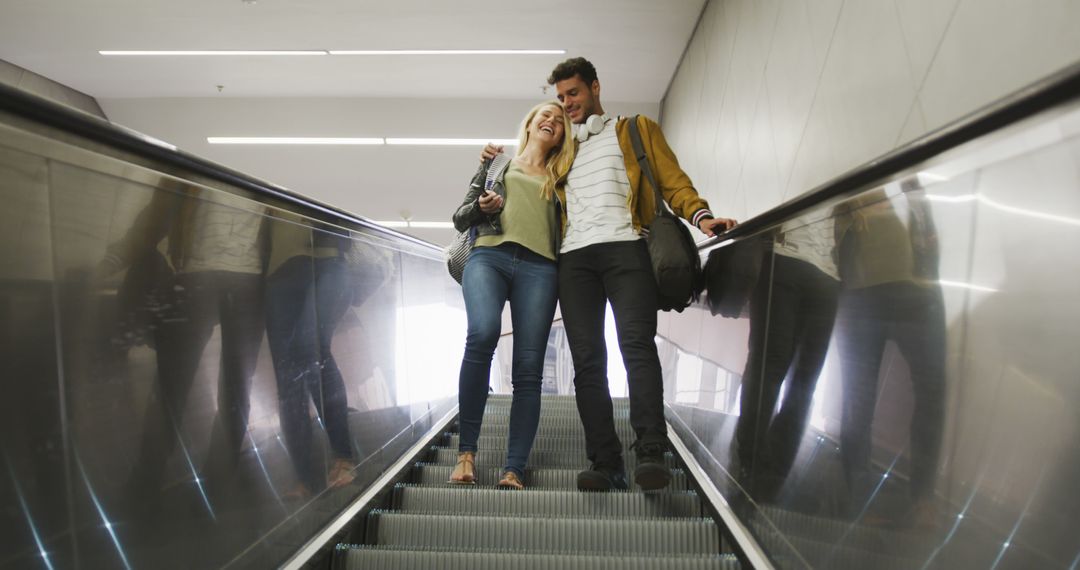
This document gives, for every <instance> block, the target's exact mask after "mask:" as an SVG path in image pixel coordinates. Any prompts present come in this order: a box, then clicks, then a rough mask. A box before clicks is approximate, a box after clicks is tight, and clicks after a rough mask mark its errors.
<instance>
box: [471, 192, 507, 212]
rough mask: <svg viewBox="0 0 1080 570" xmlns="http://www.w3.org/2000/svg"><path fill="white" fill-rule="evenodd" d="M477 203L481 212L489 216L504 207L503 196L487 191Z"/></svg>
mask: <svg viewBox="0 0 1080 570" xmlns="http://www.w3.org/2000/svg"><path fill="white" fill-rule="evenodd" d="M477 202H478V203H479V204H480V211H481V212H483V213H485V214H489V215H490V214H494V213H496V212H498V211H499V210H501V209H502V207H503V199H502V196H499V195H498V194H496V193H494V192H492V191H491V190H487V191H485V192H484V193H483V194H481V195H480V199H479V200H477Z"/></svg>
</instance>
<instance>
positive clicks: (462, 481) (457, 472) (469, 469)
mask: <svg viewBox="0 0 1080 570" xmlns="http://www.w3.org/2000/svg"><path fill="white" fill-rule="evenodd" d="M450 482H451V483H454V484H457V485H475V484H476V453H475V452H472V451H462V452H461V453H459V454H458V456H457V465H455V466H454V472H453V473H451V474H450Z"/></svg>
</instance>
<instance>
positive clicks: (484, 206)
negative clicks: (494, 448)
mask: <svg viewBox="0 0 1080 570" xmlns="http://www.w3.org/2000/svg"><path fill="white" fill-rule="evenodd" d="M569 131H570V119H569V117H567V116H566V114H564V113H563V110H562V107H560V106H559V104H558V103H556V102H545V103H541V104H539V105H537V106H536V107H533V109H532V110H531V111H529V114H528V115H527V116H526V117H525V120H524V121H523V122H522V127H521V134H520V135H519V141H520V142H519V143H518V153H517V156H515V157H514V158H513V159H510V160H508V161H507V160H506V159H505V158H499V157H496V159H495V160H494V161H487V162H485V163H484V164H483V165H482V166H481V167H480V170H478V171H477V173H476V176H474V177H473V181H472V184H471V185H470V188H469V191H468V193H467V194H466V195H465V201H464V203H462V205H461V207H459V208H458V210H457V212H455V213H454V226H455V227H457V229H458V231H466V230H468V229H469V228H471V227H474V226H475V227H476V232H477V238H476V244H475V246H474V247H473V250H472V253H471V254H470V256H469V260H468V262H467V263H466V264H465V272H464V275H463V276H462V282H461V286H462V291H463V293H464V296H465V311H466V314H467V315H468V323H469V328H468V336H467V338H466V340H465V357H464V358H463V359H462V362H461V373H460V375H459V377H458V404H459V408H460V410H461V421H460V424H461V441H460V444H459V447H458V462H457V465H456V466H455V467H454V471H453V473H452V474H451V475H450V482H451V483H459V484H475V483H476V451H477V440H478V439H479V436H480V424H481V421H482V419H483V413H484V405H485V404H486V403H487V395H488V378H489V374H490V370H491V357H492V355H493V354H494V353H495V346H496V344H497V343H498V341H499V335H500V332H501V328H502V311H503V306H504V305H505V304H506V301H510V312H511V314H512V316H513V327H514V339H513V340H514V355H513V372H512V384H513V390H514V395H513V400H512V403H511V407H510V433H509V438H508V442H507V453H506V466H505V467H504V468H503V472H502V478H501V479H500V480H499V482H498V486H499V487H504V488H509V489H523V488H524V485H523V483H522V478H523V476H524V473H525V462H526V461H527V460H528V457H529V452H530V451H531V449H532V444H533V440H534V439H535V437H536V428H537V425H538V424H539V422H540V381H541V378H542V377H543V369H544V352H545V351H546V349H547V339H548V332H549V331H550V330H551V320H552V318H553V317H554V315H555V300H556V292H557V281H556V273H555V267H556V265H555V255H556V253H557V252H558V251H559V243H558V242H559V239H560V237H561V230H560V229H559V224H560V222H561V215H560V209H559V205H558V199H557V198H556V197H555V186H556V185H557V184H562V183H564V181H565V178H566V174H567V172H569V171H570V165H571V164H572V163H573V160H574V147H573V141H572V140H568V139H567V137H566V136H565V135H566V133H567V132H569ZM489 174H490V176H489ZM488 180H490V181H491V182H492V183H491V184H487V185H488V186H490V189H485V182H486V181H488Z"/></svg>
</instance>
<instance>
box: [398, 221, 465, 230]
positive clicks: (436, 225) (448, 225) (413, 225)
mask: <svg viewBox="0 0 1080 570" xmlns="http://www.w3.org/2000/svg"><path fill="white" fill-rule="evenodd" d="M409 227H410V228H433V229H444V230H448V229H451V228H453V227H454V222H409Z"/></svg>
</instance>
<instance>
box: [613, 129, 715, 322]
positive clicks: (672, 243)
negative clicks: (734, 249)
mask: <svg viewBox="0 0 1080 570" xmlns="http://www.w3.org/2000/svg"><path fill="white" fill-rule="evenodd" d="M637 120H638V118H637V116H636V115H635V116H634V117H633V118H631V119H630V140H631V142H632V143H633V145H634V154H635V155H636V156H637V161H638V164H639V165H640V166H641V172H642V174H643V175H644V176H645V179H646V180H648V181H649V184H650V185H651V186H652V189H653V193H654V194H655V195H656V217H655V218H654V219H653V221H652V224H651V225H650V226H649V235H648V237H646V238H645V242H646V243H647V244H648V247H649V257H650V258H651V259H652V266H653V275H654V276H656V288H657V307H658V308H659V309H660V310H661V311H671V310H674V311H675V312H678V313H681V312H682V310H683V309H685V308H686V307H688V306H690V303H692V302H693V301H694V300H695V299H697V297H698V294H700V293H701V289H702V285H703V283H702V279H701V257H699V255H698V250H697V245H696V244H695V243H694V238H693V237H692V236H691V235H690V229H689V228H687V227H686V224H684V223H683V222H682V220H680V219H679V218H678V217H676V216H675V214H673V213H672V212H670V211H669V210H668V208H667V207H666V206H665V202H664V196H663V195H662V194H661V193H660V187H659V186H657V185H656V178H654V177H653V173H652V168H650V167H649V161H648V157H647V156H646V155H645V148H644V146H643V145H642V144H641V133H639V132H638V124H637Z"/></svg>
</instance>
